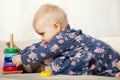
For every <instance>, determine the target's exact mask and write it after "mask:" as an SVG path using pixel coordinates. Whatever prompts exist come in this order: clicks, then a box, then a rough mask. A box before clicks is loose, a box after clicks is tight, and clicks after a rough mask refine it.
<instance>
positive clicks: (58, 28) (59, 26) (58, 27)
mask: <svg viewBox="0 0 120 80" xmlns="http://www.w3.org/2000/svg"><path fill="white" fill-rule="evenodd" d="M54 27H55V29H56V30H57V32H60V31H61V30H62V26H61V24H60V23H59V22H55V23H54Z"/></svg>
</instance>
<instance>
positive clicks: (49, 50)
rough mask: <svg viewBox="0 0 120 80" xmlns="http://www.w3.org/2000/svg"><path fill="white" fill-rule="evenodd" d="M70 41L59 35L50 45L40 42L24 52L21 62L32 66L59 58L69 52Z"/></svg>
mask: <svg viewBox="0 0 120 80" xmlns="http://www.w3.org/2000/svg"><path fill="white" fill-rule="evenodd" d="M68 40H69V39H68V38H66V37H65V36H63V35H61V34H58V35H56V36H54V37H53V39H52V40H51V41H50V43H49V44H46V45H45V44H44V43H43V42H38V43H36V44H33V45H32V46H28V47H26V48H25V49H24V50H23V52H22V54H21V60H22V62H23V63H24V64H30V63H36V62H40V61H43V60H46V59H48V58H51V57H55V56H58V55H60V53H62V52H64V51H65V50H67V47H68V45H67V44H68V42H69V41H68Z"/></svg>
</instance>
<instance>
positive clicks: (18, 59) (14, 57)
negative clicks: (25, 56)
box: [12, 55, 22, 67]
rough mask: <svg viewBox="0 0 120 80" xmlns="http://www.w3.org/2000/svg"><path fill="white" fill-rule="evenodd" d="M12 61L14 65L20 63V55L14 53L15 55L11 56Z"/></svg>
mask: <svg viewBox="0 0 120 80" xmlns="http://www.w3.org/2000/svg"><path fill="white" fill-rule="evenodd" d="M12 63H13V64H14V65H15V66H17V67H18V66H20V65H22V61H21V55H16V56H13V57H12Z"/></svg>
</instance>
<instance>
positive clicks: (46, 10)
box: [33, 4, 68, 28]
mask: <svg viewBox="0 0 120 80" xmlns="http://www.w3.org/2000/svg"><path fill="white" fill-rule="evenodd" d="M41 19H44V20H45V22H47V23H54V22H59V23H60V24H61V26H62V28H65V27H66V26H67V25H68V20H67V15H66V13H65V12H64V10H63V9H61V8H59V7H58V6H56V5H52V4H45V5H42V6H41V7H40V8H39V10H38V11H37V13H36V14H35V17H34V20H33V26H34V27H35V25H36V23H37V21H38V20H41Z"/></svg>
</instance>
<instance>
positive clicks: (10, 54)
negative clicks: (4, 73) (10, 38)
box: [5, 53, 18, 57]
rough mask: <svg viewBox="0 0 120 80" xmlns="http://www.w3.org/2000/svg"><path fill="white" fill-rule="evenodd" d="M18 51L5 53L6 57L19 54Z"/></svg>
mask: <svg viewBox="0 0 120 80" xmlns="http://www.w3.org/2000/svg"><path fill="white" fill-rule="evenodd" d="M17 54H18V53H14V54H13V53H6V54H5V57H13V56H15V55H17Z"/></svg>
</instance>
